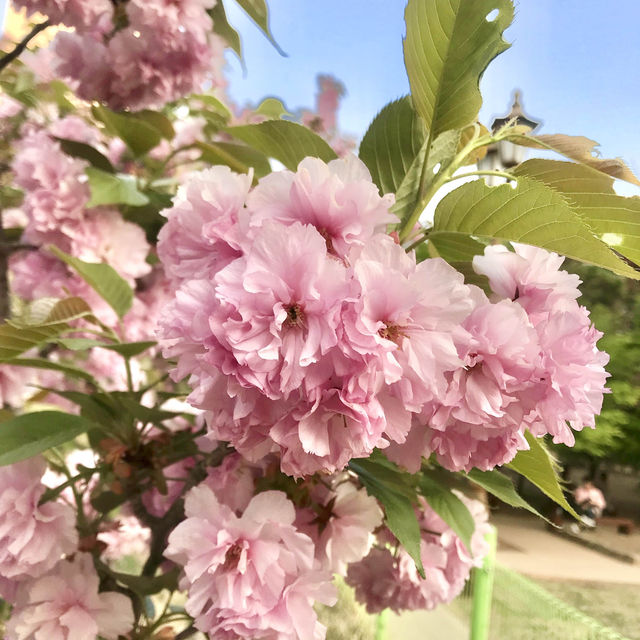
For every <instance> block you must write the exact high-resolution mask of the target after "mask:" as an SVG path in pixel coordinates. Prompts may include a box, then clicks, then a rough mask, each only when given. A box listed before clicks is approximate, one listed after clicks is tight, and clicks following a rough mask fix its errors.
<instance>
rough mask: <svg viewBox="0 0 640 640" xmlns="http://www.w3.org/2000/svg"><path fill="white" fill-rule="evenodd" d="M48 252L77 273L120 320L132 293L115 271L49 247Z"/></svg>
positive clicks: (105, 265)
mask: <svg viewBox="0 0 640 640" xmlns="http://www.w3.org/2000/svg"><path fill="white" fill-rule="evenodd" d="M49 250H50V251H51V252H52V253H53V254H55V255H56V256H57V257H58V258H60V260H62V261H63V262H65V263H66V264H68V265H69V266H70V267H71V268H72V269H74V270H75V271H77V273H78V275H79V276H80V277H81V278H82V279H83V280H84V281H85V282H86V283H87V284H89V285H90V286H91V287H92V288H93V289H94V290H95V291H96V293H98V294H99V295H100V297H101V298H102V299H103V300H104V301H105V302H107V303H108V304H109V306H110V307H111V308H112V309H113V310H114V311H115V312H116V313H117V314H118V317H119V318H122V317H123V316H124V314H125V313H127V311H129V309H130V308H131V305H132V304H133V291H132V289H131V287H130V286H129V285H128V283H127V281H126V280H124V279H123V278H121V277H120V276H119V275H118V273H117V271H116V270H115V269H114V268H113V267H110V266H109V265H108V264H105V263H92V262H83V261H82V260H78V258H74V257H73V256H70V255H69V254H67V253H65V252H64V251H61V250H60V249H58V248H57V247H55V246H53V245H51V246H49Z"/></svg>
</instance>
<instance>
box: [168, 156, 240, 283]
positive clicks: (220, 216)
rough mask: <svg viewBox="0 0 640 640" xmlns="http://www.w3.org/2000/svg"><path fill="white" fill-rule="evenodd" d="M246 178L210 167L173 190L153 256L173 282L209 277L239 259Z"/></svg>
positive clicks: (220, 168)
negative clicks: (172, 198) (174, 191)
mask: <svg viewBox="0 0 640 640" xmlns="http://www.w3.org/2000/svg"><path fill="white" fill-rule="evenodd" d="M250 187H251V175H240V174H237V173H233V172H232V171H231V170H230V169H229V168H227V167H212V168H211V169H206V170H205V171H201V172H198V173H195V174H193V175H191V176H189V178H188V180H187V181H186V183H185V184H184V185H182V186H181V187H180V188H179V189H178V195H177V196H176V197H175V198H174V203H173V207H172V208H171V209H168V210H166V211H165V212H164V215H166V216H167V218H168V220H167V223H166V224H165V225H164V226H163V227H162V229H161V230H160V233H159V235H158V256H159V258H160V260H161V261H162V263H163V265H164V268H165V271H166V273H167V276H168V277H169V278H170V279H171V280H172V281H173V282H175V283H180V282H182V281H184V280H187V279H189V280H191V279H193V280H195V279H200V278H210V277H213V276H214V275H215V274H216V273H217V272H218V271H219V270H220V269H222V268H223V267H225V266H226V265H227V264H229V263H230V262H231V261H232V260H234V259H235V258H237V257H239V256H240V255H241V242H242V238H243V237H244V235H245V231H244V230H243V229H242V228H241V226H240V221H239V220H240V218H241V216H242V210H243V208H244V202H245V200H246V197H247V193H248V192H249V188H250Z"/></svg>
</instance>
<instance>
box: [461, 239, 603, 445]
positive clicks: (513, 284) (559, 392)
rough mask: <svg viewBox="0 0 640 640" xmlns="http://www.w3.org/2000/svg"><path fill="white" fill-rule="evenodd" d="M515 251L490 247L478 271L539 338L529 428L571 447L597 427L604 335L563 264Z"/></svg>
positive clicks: (477, 262) (542, 254)
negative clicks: (576, 435) (526, 319)
mask: <svg viewBox="0 0 640 640" xmlns="http://www.w3.org/2000/svg"><path fill="white" fill-rule="evenodd" d="M514 249H515V252H506V251H505V250H503V248H498V247H488V248H487V249H486V250H485V255H484V256H476V258H474V263H473V264H474V269H475V270H476V271H477V272H478V273H481V274H484V275H486V276H488V278H489V282H490V284H491V288H492V290H493V291H494V292H495V294H496V297H499V298H511V299H512V300H515V302H516V303H517V304H518V305H520V306H521V307H522V308H523V309H524V310H525V311H526V312H527V315H528V317H529V320H530V322H531V324H532V325H533V327H534V329H535V331H536V333H537V335H538V340H539V343H540V356H539V359H538V361H537V363H536V364H537V372H536V378H535V393H536V397H537V402H536V406H535V411H534V412H532V414H531V415H530V416H529V418H528V420H527V423H528V427H529V429H530V430H531V432H532V433H534V434H535V435H537V436H541V435H544V434H546V433H548V434H550V435H552V436H553V440H554V442H563V443H565V444H567V445H569V446H571V445H573V443H574V441H575V440H574V436H573V432H572V429H575V430H580V429H582V428H583V427H585V426H588V427H593V426H595V422H594V420H595V415H596V414H598V413H599V412H600V409H601V408H602V397H603V394H604V393H605V391H606V388H605V383H606V379H607V377H608V374H607V372H606V371H605V369H604V366H605V365H606V364H607V362H608V361H609V357H608V355H607V354H606V353H604V352H602V351H599V350H598V348H597V346H596V343H597V341H598V340H599V338H600V337H601V336H602V334H601V333H600V332H599V331H597V330H596V329H595V328H594V327H593V325H592V324H591V321H590V319H589V312H588V311H587V309H585V308H584V307H581V306H580V305H579V304H578V302H577V298H578V297H579V296H580V292H579V291H578V284H579V283H580V280H579V279H578V277H577V276H575V275H571V274H568V273H567V272H566V271H562V270H561V269H560V266H561V265H562V262H563V260H564V259H563V258H562V257H561V256H558V255H557V254H555V253H550V252H548V251H545V250H544V249H539V248H536V247H529V246H526V245H519V244H516V245H514ZM567 423H568V424H567Z"/></svg>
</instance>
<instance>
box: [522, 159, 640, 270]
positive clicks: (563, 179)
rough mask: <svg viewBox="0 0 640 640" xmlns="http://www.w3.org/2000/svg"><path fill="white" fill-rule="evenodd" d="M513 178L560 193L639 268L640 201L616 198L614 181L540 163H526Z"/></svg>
mask: <svg viewBox="0 0 640 640" xmlns="http://www.w3.org/2000/svg"><path fill="white" fill-rule="evenodd" d="M514 174H515V175H516V176H527V177H529V178H534V179H535V180H539V181H540V182H542V183H544V184H545V185H547V186H548V187H550V188H551V189H553V190H554V191H558V192H559V193H561V194H562V195H563V196H564V198H565V199H566V200H567V201H568V202H569V203H570V204H571V206H572V207H573V208H574V209H575V210H576V211H577V212H578V214H579V215H580V216H581V217H582V218H583V219H584V220H585V221H586V222H587V223H588V224H589V227H590V228H591V230H592V231H593V232H594V233H595V234H596V235H597V236H598V237H599V238H600V239H601V240H602V241H603V242H605V243H606V244H608V245H609V246H611V247H612V248H613V249H615V250H616V251H618V252H620V253H621V254H623V255H624V256H626V257H627V258H628V259H629V260H632V261H633V262H634V263H635V264H640V198H639V197H637V196H635V197H633V198H625V197H623V196H619V195H617V194H616V193H615V191H614V189H613V178H611V177H609V176H607V175H605V174H604V173H601V172H599V171H597V170H595V169H592V168H591V167H587V166H585V165H580V164H576V163H575V162H558V161H555V160H540V159H533V160H527V161H526V162H524V163H523V164H521V165H519V166H518V167H516V168H515V170H514Z"/></svg>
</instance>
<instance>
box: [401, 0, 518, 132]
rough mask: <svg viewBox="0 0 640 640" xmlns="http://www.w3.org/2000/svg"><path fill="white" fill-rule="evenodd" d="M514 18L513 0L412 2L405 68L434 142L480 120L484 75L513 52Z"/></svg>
mask: <svg viewBox="0 0 640 640" xmlns="http://www.w3.org/2000/svg"><path fill="white" fill-rule="evenodd" d="M496 11H497V12H498V13H497V15H494V14H495V12H496ZM512 19H513V4H512V3H511V1H510V0H409V3H408V4H407V8H406V11H405V22H406V25H407V36H406V38H405V41H404V60H405V66H406V67H407V74H408V75H409V83H410V85H411V95H412V97H413V104H414V106H415V108H416V110H417V111H418V113H419V114H420V115H421V116H422V118H423V119H424V121H425V124H426V126H427V129H429V130H430V135H431V137H432V138H435V136H436V135H437V134H439V133H441V132H442V131H447V130H448V129H458V128H460V127H463V126H465V125H467V124H469V123H471V122H473V121H474V120H476V119H477V116H478V111H479V110H480V106H481V104H482V97H481V95H480V91H479V88H478V83H479V80H480V76H481V75H482V73H483V72H484V70H485V68H486V67H487V65H488V64H489V62H491V60H492V59H493V58H495V57H496V56H497V55H498V54H499V53H501V52H502V51H504V50H505V49H507V48H508V46H509V45H508V44H507V43H506V42H505V41H504V40H503V39H502V33H503V31H504V30H505V29H506V28H507V27H508V26H509V25H510V24H511V21H512Z"/></svg>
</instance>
